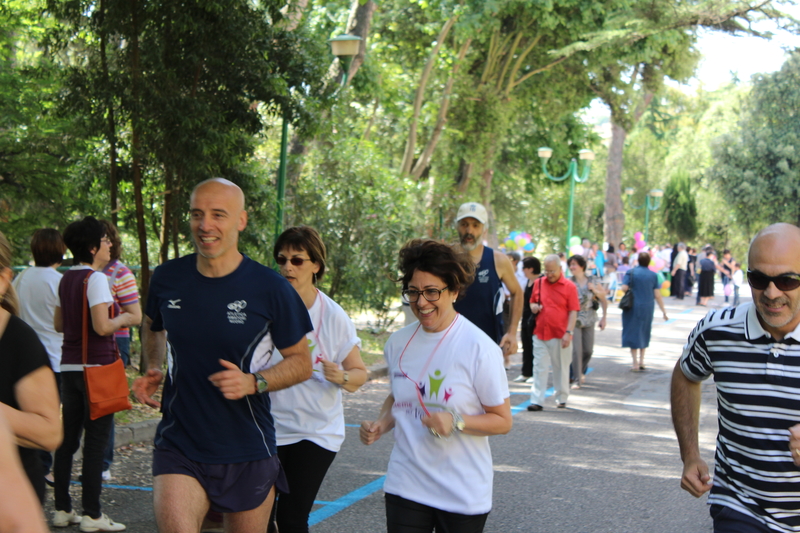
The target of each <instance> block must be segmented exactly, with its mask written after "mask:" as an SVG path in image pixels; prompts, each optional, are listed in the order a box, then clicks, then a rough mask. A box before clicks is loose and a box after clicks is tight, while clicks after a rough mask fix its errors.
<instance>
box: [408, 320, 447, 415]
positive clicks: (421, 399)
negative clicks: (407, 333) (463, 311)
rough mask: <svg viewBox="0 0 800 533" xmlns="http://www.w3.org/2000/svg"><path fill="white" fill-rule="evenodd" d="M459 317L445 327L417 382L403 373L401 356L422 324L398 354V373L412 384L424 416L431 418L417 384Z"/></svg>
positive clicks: (419, 325) (420, 325)
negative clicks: (445, 329)
mask: <svg viewBox="0 0 800 533" xmlns="http://www.w3.org/2000/svg"><path fill="white" fill-rule="evenodd" d="M459 316H460V313H456V317H455V318H454V319H453V321H452V322H451V323H450V326H448V327H447V331H445V332H444V335H443V336H442V338H441V339H439V342H437V343H436V347H435V348H434V349H433V351H432V352H431V354H430V355H429V356H428V360H427V361H426V362H425V366H423V367H422V372H421V373H420V375H419V380H418V381H414V380H413V379H411V378H410V377H409V375H408V374H406V373H405V371H404V370H403V366H402V363H403V355H405V353H406V348H408V345H409V344H411V341H412V340H414V337H415V336H416V334H417V332H418V331H419V328H420V327H422V324H418V325H417V329H415V330H414V333H413V334H412V335H411V338H410V339H408V342H407V343H406V345H405V348H403V351H402V352H401V353H400V358H399V359H398V360H397V368H398V369H399V370H400V373H401V374H403V377H405V378H406V379H407V380H409V381H411V382H412V383H414V389H415V390H416V391H417V399H418V400H419V404H420V406H422V410H423V411H424V412H425V414H426V415H427V416H431V414H430V413H429V412H428V408H427V407H425V401H424V400H423V398H422V392H421V391H420V386H419V383H420V382H421V381H422V378H423V377H425V372H427V371H428V367H429V366H430V364H431V361H433V356H434V355H435V354H436V350H438V349H439V346H441V344H442V342H444V339H445V338H447V334H448V333H450V330H451V329H453V326H454V325H455V323H456V321H457V320H458V317H459Z"/></svg>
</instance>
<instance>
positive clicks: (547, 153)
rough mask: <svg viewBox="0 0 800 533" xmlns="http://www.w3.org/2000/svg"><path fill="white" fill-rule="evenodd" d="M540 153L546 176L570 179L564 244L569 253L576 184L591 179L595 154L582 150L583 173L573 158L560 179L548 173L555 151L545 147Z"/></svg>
mask: <svg viewBox="0 0 800 533" xmlns="http://www.w3.org/2000/svg"><path fill="white" fill-rule="evenodd" d="M538 152H539V158H540V159H541V160H542V172H544V175H545V176H547V177H548V178H549V179H551V180H553V181H564V180H565V179H567V178H569V218H568V222H567V240H566V242H565V243H564V246H565V248H566V251H567V252H569V239H570V237H572V212H573V208H574V206H575V183H576V182H577V183H585V182H586V180H588V179H589V169H590V168H591V166H592V161H594V152H592V151H591V150H580V151H579V152H578V158H579V159H583V160H584V161H585V163H584V165H583V172H581V173H580V175H579V174H578V162H577V161H576V160H575V158H572V160H571V161H570V162H569V168H567V173H566V174H564V175H563V176H561V177H558V178H557V177H555V176H551V175H550V173H549V172H548V171H547V161H548V160H549V159H550V157H551V156H552V155H553V149H552V148H548V147H546V146H543V147H541V148H539V151H538Z"/></svg>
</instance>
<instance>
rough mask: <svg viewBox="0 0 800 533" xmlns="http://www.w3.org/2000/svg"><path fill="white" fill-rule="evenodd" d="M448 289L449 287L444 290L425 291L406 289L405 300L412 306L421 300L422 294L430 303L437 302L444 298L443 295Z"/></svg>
mask: <svg viewBox="0 0 800 533" xmlns="http://www.w3.org/2000/svg"><path fill="white" fill-rule="evenodd" d="M447 289H448V288H447V287H445V288H444V289H425V290H423V291H417V290H414V289H406V290H404V291H403V300H405V301H406V302H408V303H410V304H413V303H415V302H416V301H417V300H419V295H420V294H421V295H422V297H423V298H425V299H426V300H428V301H429V302H435V301H437V300H438V299H439V298H441V297H442V293H443V292H444V291H446V290H447Z"/></svg>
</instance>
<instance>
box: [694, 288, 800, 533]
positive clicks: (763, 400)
mask: <svg viewBox="0 0 800 533" xmlns="http://www.w3.org/2000/svg"><path fill="white" fill-rule="evenodd" d="M680 365H681V370H683V373H684V375H685V376H686V377H687V378H688V379H690V380H692V381H698V382H699V381H702V380H704V379H706V378H708V377H709V376H710V375H711V374H712V373H713V374H714V381H715V384H716V387H717V403H718V411H719V434H718V435H717V453H716V457H715V461H716V468H715V473H714V486H713V487H712V489H711V493H710V495H709V497H708V503H709V504H718V505H722V506H726V507H730V508H732V509H735V510H736V511H739V512H740V513H744V514H746V515H749V516H752V517H754V518H756V519H757V520H759V521H761V522H763V523H764V524H765V525H766V526H767V527H768V528H769V529H772V530H775V531H787V532H789V531H793V532H800V468H799V467H797V466H795V465H794V463H793V461H792V456H791V452H790V451H789V448H788V445H789V444H788V443H789V431H788V430H789V428H790V427H791V426H793V425H795V424H798V423H800V327H798V328H797V329H795V330H794V331H793V332H791V333H789V334H788V335H787V336H786V337H784V339H783V340H781V341H777V340H775V339H773V338H772V337H771V336H770V334H769V333H767V332H766V331H765V330H764V328H762V327H761V324H760V323H759V321H758V316H757V313H756V308H755V306H754V305H753V304H752V303H747V304H744V305H740V306H738V307H729V308H726V309H718V310H714V311H711V312H710V313H709V314H708V315H706V317H705V318H703V319H702V320H701V321H700V322H699V323H698V324H697V326H695V328H694V330H693V331H692V333H691V335H689V340H688V341H687V343H686V346H684V349H683V354H682V355H681V361H680Z"/></svg>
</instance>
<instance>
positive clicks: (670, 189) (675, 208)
mask: <svg viewBox="0 0 800 533" xmlns="http://www.w3.org/2000/svg"><path fill="white" fill-rule="evenodd" d="M664 226H665V227H666V229H667V231H669V232H670V234H671V235H674V236H676V237H677V238H678V240H680V241H691V240H693V239H694V238H695V237H697V204H696V203H695V200H694V196H693V195H692V182H691V180H690V179H689V174H688V173H686V172H679V173H676V174H675V175H673V176H672V178H671V179H670V180H669V183H668V184H667V189H666V190H665V191H664Z"/></svg>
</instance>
